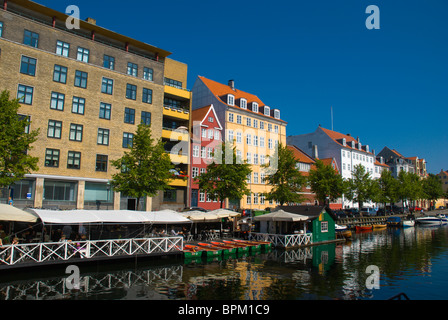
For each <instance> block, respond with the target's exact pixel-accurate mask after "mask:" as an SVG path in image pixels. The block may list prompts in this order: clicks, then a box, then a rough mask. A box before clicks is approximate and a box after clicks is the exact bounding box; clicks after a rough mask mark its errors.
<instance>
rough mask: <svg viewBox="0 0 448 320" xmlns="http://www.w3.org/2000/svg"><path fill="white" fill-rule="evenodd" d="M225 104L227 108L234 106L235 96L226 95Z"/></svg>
mask: <svg viewBox="0 0 448 320" xmlns="http://www.w3.org/2000/svg"><path fill="white" fill-rule="evenodd" d="M227 104H228V105H229V106H234V105H235V96H234V95H232V94H228V95H227Z"/></svg>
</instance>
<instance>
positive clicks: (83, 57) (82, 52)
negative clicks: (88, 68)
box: [76, 47, 90, 63]
mask: <svg viewBox="0 0 448 320" xmlns="http://www.w3.org/2000/svg"><path fill="white" fill-rule="evenodd" d="M89 55H90V50H89V49H86V48H82V47H78V54H77V55H76V59H77V60H78V61H82V62H86V63H88V62H89Z"/></svg>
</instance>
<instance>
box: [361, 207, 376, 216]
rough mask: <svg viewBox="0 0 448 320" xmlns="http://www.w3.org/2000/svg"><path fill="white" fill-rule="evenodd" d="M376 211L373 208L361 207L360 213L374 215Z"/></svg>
mask: <svg viewBox="0 0 448 320" xmlns="http://www.w3.org/2000/svg"><path fill="white" fill-rule="evenodd" d="M377 211H378V210H377V209H375V208H361V214H362V215H363V216H376V214H377Z"/></svg>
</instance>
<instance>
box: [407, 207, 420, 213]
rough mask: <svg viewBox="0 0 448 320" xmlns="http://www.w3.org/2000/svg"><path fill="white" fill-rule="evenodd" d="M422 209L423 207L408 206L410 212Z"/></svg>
mask: <svg viewBox="0 0 448 320" xmlns="http://www.w3.org/2000/svg"><path fill="white" fill-rule="evenodd" d="M422 210H423V208H421V207H410V208H409V211H410V212H420V211H422Z"/></svg>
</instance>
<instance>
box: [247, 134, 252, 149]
mask: <svg viewBox="0 0 448 320" xmlns="http://www.w3.org/2000/svg"><path fill="white" fill-rule="evenodd" d="M246 143H247V145H248V146H250V145H252V135H250V134H247V135H246Z"/></svg>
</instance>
